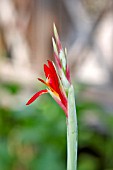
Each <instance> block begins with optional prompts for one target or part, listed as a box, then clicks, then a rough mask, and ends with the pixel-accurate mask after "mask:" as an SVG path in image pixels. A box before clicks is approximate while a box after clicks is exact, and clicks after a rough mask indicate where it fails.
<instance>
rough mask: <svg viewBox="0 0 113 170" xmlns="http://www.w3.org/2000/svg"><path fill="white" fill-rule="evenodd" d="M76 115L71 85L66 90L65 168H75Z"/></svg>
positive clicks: (73, 169) (69, 169)
mask: <svg viewBox="0 0 113 170" xmlns="http://www.w3.org/2000/svg"><path fill="white" fill-rule="evenodd" d="M77 135H78V132H77V117H76V107H75V97H74V89H73V86H72V85H71V86H70V88H69V92H68V118H67V170H76V169H77Z"/></svg>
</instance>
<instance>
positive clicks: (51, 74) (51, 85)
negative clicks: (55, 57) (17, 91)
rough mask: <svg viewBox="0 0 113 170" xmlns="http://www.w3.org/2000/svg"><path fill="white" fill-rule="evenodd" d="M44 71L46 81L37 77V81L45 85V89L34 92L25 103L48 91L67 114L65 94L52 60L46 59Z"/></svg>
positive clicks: (29, 102)
mask: <svg viewBox="0 0 113 170" xmlns="http://www.w3.org/2000/svg"><path fill="white" fill-rule="evenodd" d="M44 72H45V76H46V81H44V80H42V79H40V78H38V80H39V81H41V82H42V83H44V84H45V85H46V86H47V89H45V90H41V91H39V92H37V93H36V94H34V95H33V96H32V97H31V99H30V100H29V101H28V102H27V103H26V105H29V104H31V103H32V102H34V101H35V100H36V99H37V98H38V97H39V96H40V95H42V94H44V93H50V94H51V96H52V97H53V98H54V100H55V101H56V102H57V103H58V104H59V105H60V106H61V108H62V109H63V110H64V112H65V114H66V116H68V115H67V96H66V93H65V91H64V88H63V86H62V83H61V81H60V78H59V76H58V74H57V71H56V68H55V66H54V64H53V62H51V61H49V60H48V65H46V64H44Z"/></svg>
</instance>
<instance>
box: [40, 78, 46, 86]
mask: <svg viewBox="0 0 113 170" xmlns="http://www.w3.org/2000/svg"><path fill="white" fill-rule="evenodd" d="M38 80H39V81H41V82H42V83H44V84H45V85H46V86H47V83H46V82H45V81H44V80H42V79H41V78H38Z"/></svg>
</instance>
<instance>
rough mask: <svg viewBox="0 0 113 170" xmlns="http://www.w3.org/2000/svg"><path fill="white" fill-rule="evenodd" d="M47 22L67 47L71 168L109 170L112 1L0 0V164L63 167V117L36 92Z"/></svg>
mask: <svg viewBox="0 0 113 170" xmlns="http://www.w3.org/2000/svg"><path fill="white" fill-rule="evenodd" d="M53 22H55V24H56V26H57V28H58V32H59V34H60V37H61V42H62V44H63V47H65V46H66V47H67V51H68V63H69V67H70V69H71V79H72V82H73V84H74V88H75V101H76V107H77V119H78V169H77V170H113V0H96V1H94V0H32V1H31V0H0V170H66V159H67V150H66V145H67V144H66V117H65V114H64V112H63V111H62V110H61V109H60V107H59V106H58V105H57V104H56V103H55V101H54V100H53V99H52V98H51V96H49V94H45V95H43V96H41V97H40V98H39V99H37V100H36V101H35V102H34V103H33V104H32V105H30V106H26V105H25V104H26V102H27V101H28V99H30V97H31V96H32V95H33V93H35V92H37V91H38V90H41V89H43V88H45V87H42V86H41V84H37V77H41V78H42V77H44V73H43V64H44V63H47V62H46V61H47V60H48V59H50V60H54V58H53V51H52V42H51V37H52V36H53V29H52V27H53Z"/></svg>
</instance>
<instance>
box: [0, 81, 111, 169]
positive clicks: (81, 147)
mask: <svg viewBox="0 0 113 170" xmlns="http://www.w3.org/2000/svg"><path fill="white" fill-rule="evenodd" d="M1 88H3V90H4V89H5V90H7V92H9V93H11V94H13V95H14V96H15V95H17V93H19V92H20V90H21V87H19V85H16V84H15V85H14V84H5V86H4V87H2V86H1ZM86 88H87V87H86V86H84V85H76V86H75V91H76V92H77V93H76V105H77V117H78V142H79V144H78V170H112V169H113V161H112V158H113V131H112V130H113V114H112V113H110V112H107V111H105V110H104V109H103V107H101V106H100V105H99V104H97V103H94V102H91V101H87V100H85V101H84V100H83V99H81V98H80V97H79V91H80V92H82V91H84V89H86ZM25 102H26V101H25V100H24V101H23V106H21V107H16V108H11V107H6V106H2V105H0V169H1V170H42V169H46V170H53V169H54V170H58V169H59V170H65V169H66V117H65V114H64V112H63V111H62V110H61V109H60V107H59V106H58V105H57V104H56V103H55V101H54V100H53V99H52V98H51V96H49V94H47V95H43V96H41V97H40V98H39V99H37V101H36V102H34V103H33V104H32V105H30V106H25V105H24V104H25Z"/></svg>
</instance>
